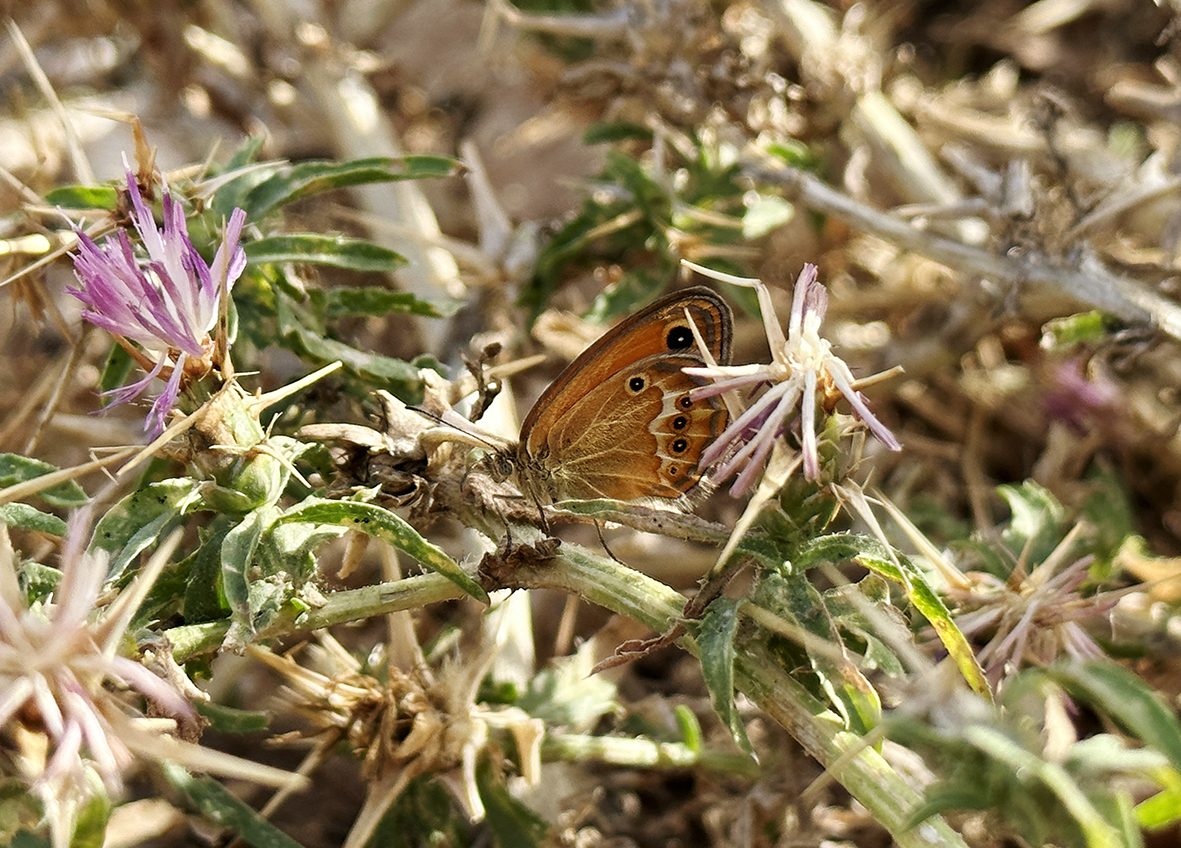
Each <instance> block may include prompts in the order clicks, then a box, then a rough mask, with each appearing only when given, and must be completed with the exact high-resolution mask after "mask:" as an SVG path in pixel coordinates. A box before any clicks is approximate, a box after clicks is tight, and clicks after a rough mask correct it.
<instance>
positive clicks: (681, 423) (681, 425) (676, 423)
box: [673, 415, 689, 430]
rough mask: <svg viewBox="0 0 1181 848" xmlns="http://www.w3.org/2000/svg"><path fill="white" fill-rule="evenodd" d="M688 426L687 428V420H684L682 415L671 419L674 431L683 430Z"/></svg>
mask: <svg viewBox="0 0 1181 848" xmlns="http://www.w3.org/2000/svg"><path fill="white" fill-rule="evenodd" d="M688 426H689V419H688V418H686V417H685V416H684V415H678V416H677V417H676V418H674V419H673V429H674V430H684V429H685V428H686V427H688Z"/></svg>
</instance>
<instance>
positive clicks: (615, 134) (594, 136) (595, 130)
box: [582, 121, 652, 144]
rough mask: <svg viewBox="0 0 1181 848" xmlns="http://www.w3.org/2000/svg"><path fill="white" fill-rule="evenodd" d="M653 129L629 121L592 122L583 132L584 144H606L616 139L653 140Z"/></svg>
mask: <svg viewBox="0 0 1181 848" xmlns="http://www.w3.org/2000/svg"><path fill="white" fill-rule="evenodd" d="M651 140H652V130H650V129H648V128H647V127H645V126H644V125H643V124H633V123H630V122H628V121H615V122H612V123H599V124H592V125H591V126H590V127H588V128H587V130H586V132H584V133H583V134H582V143H583V144H604V143H607V142H615V141H651Z"/></svg>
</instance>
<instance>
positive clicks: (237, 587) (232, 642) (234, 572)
mask: <svg viewBox="0 0 1181 848" xmlns="http://www.w3.org/2000/svg"><path fill="white" fill-rule="evenodd" d="M272 513H273V510H271V509H269V508H263V509H256V510H255V511H254V512H251V513H249V514H247V516H246V517H245V518H243V519H242V521H241V522H240V523H239V524H238V525H237V526H236V527H234V528H233V529H232V530H230V531H229V532H228V533H226V537H225V539H224V540H223V541H222V543H221V586H222V592H223V593H224V594H225V598H226V603H227V604H229V607H230V618H231V620H232V621H231V624H230V629H229V632H228V633H227V634H226V639H225V644H226V645H227V647H229V649H230V650H240V649H241V648H242V647H244V646H245V645H246V643H247V642H248V641H249V640H250V637H251V636H253V635H254V621H253V616H252V615H251V608H250V570H251V565H252V561H253V559H254V550H255V548H257V547H258V540H259V539H261V538H262V533H263V531H264V530H265V529H266V527H267V525H268V523H269V519H270V518H271V514H272Z"/></svg>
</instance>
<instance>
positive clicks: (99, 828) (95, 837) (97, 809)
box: [70, 791, 111, 848]
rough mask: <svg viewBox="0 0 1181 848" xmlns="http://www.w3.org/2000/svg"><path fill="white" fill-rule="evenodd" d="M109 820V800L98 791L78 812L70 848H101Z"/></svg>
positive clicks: (105, 794) (103, 793) (104, 793)
mask: <svg viewBox="0 0 1181 848" xmlns="http://www.w3.org/2000/svg"><path fill="white" fill-rule="evenodd" d="M110 818H111V799H110V798H109V797H107V793H106V792H101V791H100V792H96V793H94V794H93V795H91V796H90V797H89V798H87V800H86V802H85V803H84V804H82V807H81V809H79V810H78V818H77V819H76V820H75V821H74V834H73V836H71V837H70V848H103V843H104V842H105V841H106V835H107V822H108V821H110Z"/></svg>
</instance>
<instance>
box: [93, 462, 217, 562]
mask: <svg viewBox="0 0 1181 848" xmlns="http://www.w3.org/2000/svg"><path fill="white" fill-rule="evenodd" d="M200 501H201V497H200V484H199V483H197V481H196V480H192V479H190V478H188V477H177V478H174V479H171V480H161V481H159V482H157V483H149V484H148V485H146V486H144V487H143V488H142V489H140V490H139V491H136V492H132V493H131V494H130V495H128V496H127V497H125V498H123V500H121V501H119V502H118V503H117V504H115V505H114V506H113V507H111V508H110V509H109V510H107V513H106V515H104V516H103V517H102V519H101V520H100V521H99V522H98V525H97V526H96V527H95V528H94V538H93V539H92V540H91V543H90V546H91V549H92V550H99V551H107V552H109V553H110V554H111V562H110V564H109V565H108V566H107V579H108V580H115V579H117V578H119V577H120V576H122V574H123V572H124V571H125V570H126V569H127V566H128V565H129V564H130V563H131V561H132V560H133V559H135V558H136V557H137V556H139V554H141V553H142V552H143V551H145V550H147V549H148V548H149V547H150V546H151V545H152V544H153V543H155V542H157V541H158V540H160V539H161V538H163V537H164V535H165V533H167V531H168V528H169V525H171V524H172V522H174V521H176V520H177V519H179V518H180V517H181V516H182V515H184V514H185V513H187V512H188V511H189V510H191V509H193V508H194V507H196V506H197V505H198V504H200Z"/></svg>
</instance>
